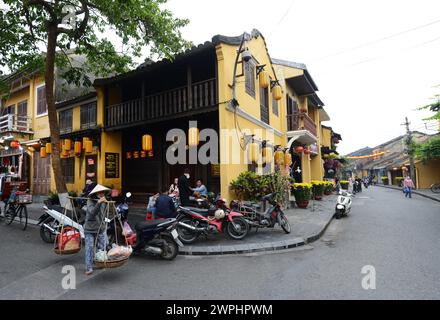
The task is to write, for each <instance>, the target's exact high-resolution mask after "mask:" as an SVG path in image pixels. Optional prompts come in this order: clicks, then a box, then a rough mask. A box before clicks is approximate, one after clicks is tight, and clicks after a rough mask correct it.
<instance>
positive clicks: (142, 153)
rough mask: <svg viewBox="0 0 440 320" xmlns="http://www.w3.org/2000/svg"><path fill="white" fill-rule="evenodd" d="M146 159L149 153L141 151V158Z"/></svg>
mask: <svg viewBox="0 0 440 320" xmlns="http://www.w3.org/2000/svg"><path fill="white" fill-rule="evenodd" d="M146 157H147V151H145V150H141V158H146Z"/></svg>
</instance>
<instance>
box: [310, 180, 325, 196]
mask: <svg viewBox="0 0 440 320" xmlns="http://www.w3.org/2000/svg"><path fill="white" fill-rule="evenodd" d="M324 187H325V182H324V181H317V180H313V181H312V191H313V195H314V197H315V200H322V197H323V195H324Z"/></svg>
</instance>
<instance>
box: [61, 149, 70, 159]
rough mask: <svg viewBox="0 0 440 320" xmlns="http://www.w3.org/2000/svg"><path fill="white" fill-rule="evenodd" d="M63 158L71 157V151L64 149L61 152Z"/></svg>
mask: <svg viewBox="0 0 440 320" xmlns="http://www.w3.org/2000/svg"><path fill="white" fill-rule="evenodd" d="M61 156H62V157H64V158H68V157H69V156H70V150H66V149H64V150H63V151H62V152H61Z"/></svg>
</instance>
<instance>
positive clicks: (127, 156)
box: [126, 151, 131, 159]
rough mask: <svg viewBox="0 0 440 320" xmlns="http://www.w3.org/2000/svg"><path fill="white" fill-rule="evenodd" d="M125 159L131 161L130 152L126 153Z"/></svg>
mask: <svg viewBox="0 0 440 320" xmlns="http://www.w3.org/2000/svg"><path fill="white" fill-rule="evenodd" d="M126 158H127V159H131V152H130V151H128V152H127V153H126Z"/></svg>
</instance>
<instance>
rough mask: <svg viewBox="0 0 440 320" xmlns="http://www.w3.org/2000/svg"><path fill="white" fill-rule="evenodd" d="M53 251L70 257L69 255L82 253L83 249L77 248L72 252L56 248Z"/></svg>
mask: <svg viewBox="0 0 440 320" xmlns="http://www.w3.org/2000/svg"><path fill="white" fill-rule="evenodd" d="M53 251H54V252H55V253H56V254H59V255H68V254H75V253H78V252H80V251H81V247H79V248H75V249H71V250H61V249H58V248H54V249H53Z"/></svg>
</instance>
